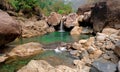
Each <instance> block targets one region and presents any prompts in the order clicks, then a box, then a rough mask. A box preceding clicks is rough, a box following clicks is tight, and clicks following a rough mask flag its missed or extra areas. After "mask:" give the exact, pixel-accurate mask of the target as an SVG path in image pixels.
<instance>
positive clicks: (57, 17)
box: [47, 12, 62, 26]
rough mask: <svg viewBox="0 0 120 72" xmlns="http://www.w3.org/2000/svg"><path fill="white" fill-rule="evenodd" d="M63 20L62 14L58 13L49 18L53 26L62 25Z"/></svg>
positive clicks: (53, 13)
mask: <svg viewBox="0 0 120 72" xmlns="http://www.w3.org/2000/svg"><path fill="white" fill-rule="evenodd" d="M61 19H62V16H61V15H60V14H57V13H56V12H52V13H51V14H50V16H49V17H48V19H47V22H48V24H50V25H52V26H56V25H58V24H59V23H60V21H61Z"/></svg>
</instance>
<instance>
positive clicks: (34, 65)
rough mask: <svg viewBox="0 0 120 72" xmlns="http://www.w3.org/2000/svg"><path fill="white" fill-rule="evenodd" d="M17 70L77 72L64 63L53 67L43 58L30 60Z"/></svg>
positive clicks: (19, 71)
mask: <svg viewBox="0 0 120 72" xmlns="http://www.w3.org/2000/svg"><path fill="white" fill-rule="evenodd" d="M17 72H77V70H76V69H74V68H70V67H67V66H64V65H59V66H57V67H53V66H51V65H50V64H49V63H47V62H46V61H44V60H31V61H30V62H29V63H28V64H27V65H26V66H24V67H22V68H21V69H20V70H18V71H17Z"/></svg>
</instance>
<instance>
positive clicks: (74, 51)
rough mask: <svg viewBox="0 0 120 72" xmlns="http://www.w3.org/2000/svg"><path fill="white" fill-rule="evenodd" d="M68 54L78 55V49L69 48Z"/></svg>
mask: <svg viewBox="0 0 120 72" xmlns="http://www.w3.org/2000/svg"><path fill="white" fill-rule="evenodd" d="M70 54H71V55H74V56H79V51H78V50H71V51H70Z"/></svg>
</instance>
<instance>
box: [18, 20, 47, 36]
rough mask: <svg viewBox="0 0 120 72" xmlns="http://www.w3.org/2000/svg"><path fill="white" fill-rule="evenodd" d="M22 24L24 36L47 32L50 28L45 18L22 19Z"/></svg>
mask: <svg viewBox="0 0 120 72" xmlns="http://www.w3.org/2000/svg"><path fill="white" fill-rule="evenodd" d="M20 24H21V25H22V37H26V38H28V37H33V36H38V35H43V34H46V33H47V29H48V28H49V26H48V24H47V23H46V21H45V20H39V21H32V20H31V21H30V20H26V21H25V22H24V21H20Z"/></svg>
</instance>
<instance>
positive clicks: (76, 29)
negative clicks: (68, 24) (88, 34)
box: [70, 26, 82, 35]
mask: <svg viewBox="0 0 120 72" xmlns="http://www.w3.org/2000/svg"><path fill="white" fill-rule="evenodd" d="M81 32H82V27H79V26H75V27H74V28H73V29H72V30H71V32H70V34H71V35H80V34H81Z"/></svg>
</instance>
